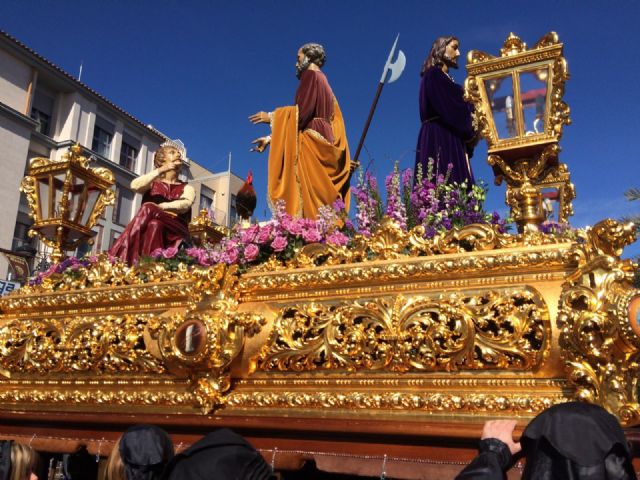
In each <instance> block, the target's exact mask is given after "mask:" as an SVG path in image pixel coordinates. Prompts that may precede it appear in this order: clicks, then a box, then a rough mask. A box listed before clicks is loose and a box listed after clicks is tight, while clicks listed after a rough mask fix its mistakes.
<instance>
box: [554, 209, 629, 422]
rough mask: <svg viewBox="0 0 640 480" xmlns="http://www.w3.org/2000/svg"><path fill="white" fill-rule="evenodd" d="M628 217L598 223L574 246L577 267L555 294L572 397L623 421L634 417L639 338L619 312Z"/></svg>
mask: <svg viewBox="0 0 640 480" xmlns="http://www.w3.org/2000/svg"><path fill="white" fill-rule="evenodd" d="M635 232H636V227H635V225H633V224H632V223H629V224H627V225H622V224H619V223H617V222H615V221H613V220H606V221H603V222H600V223H598V224H597V225H595V226H594V227H593V229H591V231H589V232H587V233H586V234H585V235H584V236H583V237H582V239H583V241H584V243H582V244H580V245H579V246H577V248H576V249H575V258H576V260H577V261H578V266H577V269H576V270H575V271H574V272H573V273H572V274H571V275H570V276H569V277H568V278H567V281H566V283H565V284H564V285H563V289H562V295H561V297H560V306H559V314H558V327H559V328H560V347H561V348H562V351H563V353H564V361H565V368H566V371H567V378H568V380H569V381H570V382H571V384H572V385H573V386H574V387H575V391H576V393H575V395H576V397H577V398H580V399H583V400H586V401H589V402H593V403H599V404H601V405H604V406H605V407H606V408H607V409H608V410H609V411H611V412H613V413H615V414H616V415H617V416H618V417H619V418H620V419H621V420H622V421H623V423H626V424H638V423H640V405H638V397H637V395H638V390H637V388H638V374H639V373H640V366H639V361H640V338H639V337H638V335H637V334H636V333H635V332H634V330H633V327H632V326H631V325H630V324H629V320H628V319H627V318H625V316H626V315H627V312H628V308H629V303H630V302H631V299H632V297H633V296H634V294H635V295H637V294H638V291H637V290H635V291H634V290H633V289H632V288H631V282H632V279H633V275H634V271H635V269H634V265H633V263H632V262H631V261H630V260H620V259H619V255H620V254H621V252H622V249H623V248H624V246H626V245H628V244H630V243H632V242H633V241H634V240H635Z"/></svg>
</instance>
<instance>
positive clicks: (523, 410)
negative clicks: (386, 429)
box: [227, 390, 567, 416]
mask: <svg viewBox="0 0 640 480" xmlns="http://www.w3.org/2000/svg"><path fill="white" fill-rule="evenodd" d="M565 401H567V399H566V397H564V396H563V395H560V394H555V395H552V394H550V395H535V396H534V395H529V394H523V393H506V392H505V393H489V392H486V393H485V392H483V393H470V394H460V393H448V392H445V393H434V392H428V393H419V392H388V391H380V392H371V391H370V390H363V391H351V392H344V391H314V392H309V391H302V392H300V391H267V392H261V391H257V392H244V391H239V392H232V393H231V394H230V395H229V397H228V403H227V404H228V406H229V407H235V408H241V409H249V410H260V409H287V410H289V409H293V410H300V409H310V410H316V409H322V410H324V411H326V410H327V409H336V410H339V409H343V410H350V411H354V410H356V411H357V410H368V411H377V412H380V411H384V410H387V411H397V412H429V413H436V414H437V413H446V414H464V413H467V414H468V413H472V414H473V413H476V414H484V415H487V414H493V415H527V416H533V415H535V414H537V413H540V412H541V411H543V410H545V409H547V408H549V407H551V406H552V405H555V404H558V403H562V402H565Z"/></svg>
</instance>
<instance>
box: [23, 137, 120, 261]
mask: <svg viewBox="0 0 640 480" xmlns="http://www.w3.org/2000/svg"><path fill="white" fill-rule="evenodd" d="M81 153H82V147H81V146H80V145H78V144H76V145H74V146H72V147H71V148H70V150H69V151H67V152H65V153H64V155H63V156H62V160H59V161H57V160H49V159H48V158H41V157H38V158H33V159H32V160H31V163H30V165H29V171H28V173H27V176H26V177H24V178H23V179H22V184H21V185H20V191H22V192H24V193H25V195H26V196H27V201H28V203H29V209H30V210H31V217H32V218H33V225H32V226H31V230H29V235H30V236H34V235H36V234H37V235H38V236H39V237H40V239H41V240H42V242H43V243H44V244H45V245H47V246H49V247H51V248H52V249H53V252H52V254H51V258H52V260H53V261H54V262H59V261H60V260H61V259H62V257H63V256H64V252H66V251H68V250H71V249H74V248H76V247H77V246H78V245H79V244H80V243H82V242H83V241H87V240H89V239H91V238H92V237H93V235H94V232H93V231H92V230H91V228H92V227H93V226H94V225H95V224H96V222H97V221H98V218H100V216H101V215H102V213H103V212H104V209H105V208H106V207H107V205H112V204H113V202H114V197H115V195H114V193H113V190H111V187H112V185H113V183H114V177H113V173H112V172H111V171H110V170H108V169H106V168H89V167H88V160H87V158H86V157H85V156H83V155H82V154H81Z"/></svg>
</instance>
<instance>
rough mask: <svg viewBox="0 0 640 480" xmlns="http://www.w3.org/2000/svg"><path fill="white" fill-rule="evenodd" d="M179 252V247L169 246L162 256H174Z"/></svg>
mask: <svg viewBox="0 0 640 480" xmlns="http://www.w3.org/2000/svg"><path fill="white" fill-rule="evenodd" d="M177 254H178V249H177V248H176V247H169V248H167V249H165V250H163V251H162V256H163V257H164V258H173V257H175V256H176V255H177Z"/></svg>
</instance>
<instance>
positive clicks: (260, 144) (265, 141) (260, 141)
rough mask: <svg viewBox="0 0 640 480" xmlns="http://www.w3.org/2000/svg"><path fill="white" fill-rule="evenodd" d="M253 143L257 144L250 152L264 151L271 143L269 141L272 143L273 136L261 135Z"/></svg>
mask: <svg viewBox="0 0 640 480" xmlns="http://www.w3.org/2000/svg"><path fill="white" fill-rule="evenodd" d="M251 143H253V144H255V147H253V148H252V149H250V150H249V151H250V152H258V153H262V152H264V150H265V149H266V148H267V145H269V143H271V138H270V137H260V138H256V139H255V140H254V141H253V142H251Z"/></svg>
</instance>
